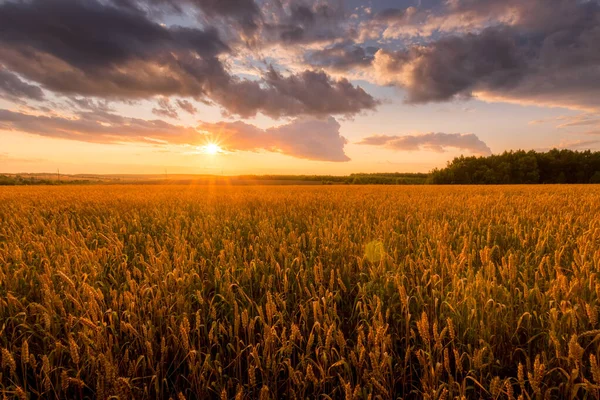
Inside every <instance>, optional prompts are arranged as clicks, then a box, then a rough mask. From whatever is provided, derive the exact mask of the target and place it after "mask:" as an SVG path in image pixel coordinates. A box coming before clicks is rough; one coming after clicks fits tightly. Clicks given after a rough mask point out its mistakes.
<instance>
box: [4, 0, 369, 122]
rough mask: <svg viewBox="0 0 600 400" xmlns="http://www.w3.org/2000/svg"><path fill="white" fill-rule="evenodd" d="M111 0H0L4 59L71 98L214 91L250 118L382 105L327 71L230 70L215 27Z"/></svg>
mask: <svg viewBox="0 0 600 400" xmlns="http://www.w3.org/2000/svg"><path fill="white" fill-rule="evenodd" d="M190 1H191V0H190ZM123 2H124V3H126V4H127V3H131V2H127V1H121V2H119V3H123ZM137 3H138V2H135V4H137ZM238 3H244V2H241V1H233V0H226V1H224V2H223V3H220V2H219V3H218V4H217V2H216V0H215V2H211V1H206V2H204V1H194V4H198V5H199V6H202V7H203V9H204V10H206V9H208V8H207V7H209V6H210V7H212V8H211V9H214V10H221V11H222V12H225V9H221V8H220V7H225V6H226V5H228V7H233V6H234V5H236V4H238ZM110 4H111V3H109V4H107V3H101V2H99V1H98V0H80V1H61V0H31V1H29V2H22V3H13V2H4V3H2V2H0V26H2V35H0V63H3V64H4V65H5V66H6V67H8V69H10V70H11V71H13V72H16V73H18V74H20V75H22V76H23V77H25V78H27V79H28V80H31V81H34V82H37V83H39V84H41V85H42V86H43V87H44V88H45V89H48V90H50V91H53V92H56V93H60V94H65V95H69V96H87V97H99V98H105V99H117V100H122V99H140V98H152V97H155V96H163V97H169V96H178V97H184V98H185V97H191V98H195V99H198V100H206V99H210V100H213V101H215V102H217V103H218V104H219V105H221V106H223V107H224V108H225V109H226V111H227V112H228V113H229V114H239V115H242V116H244V117H248V116H253V115H256V114H257V113H264V114H266V115H269V116H276V117H279V116H300V115H316V116H323V115H326V114H344V115H353V114H356V113H359V112H361V111H363V110H365V109H373V108H374V107H375V106H376V105H377V104H378V102H377V101H376V100H375V99H374V98H373V97H372V96H370V95H369V94H367V93H366V92H365V91H364V90H363V89H362V88H360V87H358V86H354V85H352V84H351V83H349V82H348V81H347V80H344V79H341V80H334V79H332V78H330V77H329V76H327V75H326V74H325V73H324V72H320V71H305V72H303V73H300V74H299V75H294V74H289V75H288V76H285V77H283V76H282V75H281V74H279V73H277V72H275V70H274V69H273V68H271V69H269V70H267V71H265V72H264V74H263V76H262V77H260V78H259V79H258V80H249V79H246V78H240V77H237V76H234V75H231V73H230V72H229V70H228V66H227V65H226V64H225V63H224V62H223V61H222V59H221V58H222V57H223V56H224V55H231V54H230V53H231V51H232V50H231V48H230V46H229V45H228V44H226V43H225V42H224V41H223V39H222V38H221V37H220V35H219V33H218V31H217V30H216V29H213V28H210V27H208V26H206V27H205V28H203V29H196V28H189V27H181V26H166V25H161V24H159V23H157V22H155V21H153V20H151V19H150V17H149V14H148V13H146V12H144V11H143V10H141V9H140V8H136V7H133V6H131V7H123V6H120V7H117V6H114V4H113V5H110ZM173 4H175V3H173ZM177 4H179V3H178V2H177ZM244 4H246V3H244ZM210 7H209V8H210ZM215 12H216V11H215ZM57 27H58V28H57ZM107 27H110V29H107ZM32 60H34V62H32ZM242 94H245V95H246V96H244V95H242ZM311 95H312V96H314V97H315V98H310V96H311ZM317 96H323V97H321V98H316V97H317ZM157 110H160V109H157ZM158 112H159V113H160V111H158ZM171 114H172V113H171ZM161 115H165V114H161Z"/></svg>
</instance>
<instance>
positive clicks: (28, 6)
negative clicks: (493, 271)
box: [0, 0, 600, 175]
mask: <svg viewBox="0 0 600 400" xmlns="http://www.w3.org/2000/svg"><path fill="white" fill-rule="evenodd" d="M554 147H556V148H569V149H574V150H585V149H592V150H600V3H599V2H598V1H596V0H594V1H576V0H441V1H440V0H394V1H393V0H373V1H355V0H345V1H344V0H306V1H302V0H22V1H17V0H0V173H2V172H4V173H18V172H54V171H56V170H57V169H60V171H61V172H62V173H71V174H76V173H107V174H108V173H110V174H114V173H124V174H130V173H144V174H155V173H163V172H164V171H165V170H168V171H169V173H197V174H207V173H208V174H226V175H234V174H247V173H251V174H274V173H283V174H349V173H353V172H426V171H429V170H430V169H432V168H434V167H441V166H444V165H445V164H446V162H447V161H449V160H451V159H452V158H454V157H455V156H458V155H460V154H464V155H489V154H492V153H501V152H503V151H505V150H511V149H525V150H529V149H534V150H546V149H550V148H554Z"/></svg>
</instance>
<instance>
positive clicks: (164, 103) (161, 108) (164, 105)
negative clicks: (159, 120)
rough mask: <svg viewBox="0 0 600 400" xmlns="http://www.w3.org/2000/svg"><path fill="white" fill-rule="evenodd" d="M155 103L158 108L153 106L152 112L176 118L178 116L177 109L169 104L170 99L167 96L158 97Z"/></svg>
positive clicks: (160, 115)
mask: <svg viewBox="0 0 600 400" xmlns="http://www.w3.org/2000/svg"><path fill="white" fill-rule="evenodd" d="M157 104H158V108H153V109H152V114H154V115H157V116H159V117H166V118H177V117H178V116H179V115H178V114H177V110H176V109H175V107H173V105H171V101H170V100H169V99H168V98H166V97H163V98H161V99H159V100H158V102H157Z"/></svg>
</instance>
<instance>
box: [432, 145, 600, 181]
mask: <svg viewBox="0 0 600 400" xmlns="http://www.w3.org/2000/svg"><path fill="white" fill-rule="evenodd" d="M428 183H432V184H466V185H468V184H490V185H491V184H534V183H546V184H548V183H600V152H592V151H589V150H586V151H573V150H565V149H563V150H558V149H553V150H550V151H548V152H536V151H533V150H531V151H524V150H518V151H506V152H504V153H502V154H496V155H491V156H488V157H475V156H472V157H465V156H460V157H456V158H455V159H454V160H452V161H451V162H449V163H448V165H447V166H446V168H442V169H434V170H433V171H432V172H431V174H430V176H429V179H428Z"/></svg>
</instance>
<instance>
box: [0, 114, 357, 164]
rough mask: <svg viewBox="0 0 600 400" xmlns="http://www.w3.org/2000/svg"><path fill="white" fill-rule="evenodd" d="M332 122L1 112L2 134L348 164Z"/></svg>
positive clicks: (338, 134) (325, 120)
mask: <svg viewBox="0 0 600 400" xmlns="http://www.w3.org/2000/svg"><path fill="white" fill-rule="evenodd" d="M339 129H340V125H339V123H338V122H337V121H336V120H335V119H334V118H331V117H330V118H327V119H322V120H320V119H311V118H300V119H297V120H295V121H292V122H290V123H288V124H285V125H281V126H277V127H273V128H269V129H266V130H263V129H260V128H258V127H256V126H253V125H250V124H247V123H244V122H241V121H237V122H220V123H205V122H200V123H199V125H198V126H197V127H190V126H183V125H174V124H170V123H168V122H165V121H162V120H144V119H139V118H128V117H122V116H119V115H117V114H113V113H109V112H102V111H80V112H78V113H76V114H75V115H74V116H73V117H67V116H55V115H50V116H48V115H31V114H25V113H20V112H15V111H9V110H1V109H0V131H1V130H8V131H19V132H26V133H30V134H34V135H40V136H45V137H52V138H60V139H68V140H77V141H82V142H89V143H105V144H109V143H128V142H130V143H147V144H154V145H190V146H201V145H204V144H206V143H207V142H209V141H214V142H218V143H219V144H220V146H221V147H222V148H223V149H225V150H227V151H259V150H264V151H269V152H277V153H281V154H285V155H289V156H292V157H297V158H303V159H309V160H319V161H336V162H339V161H349V158H348V157H347V156H346V154H345V153H344V145H345V144H346V139H345V138H344V137H342V136H340V133H339Z"/></svg>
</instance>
